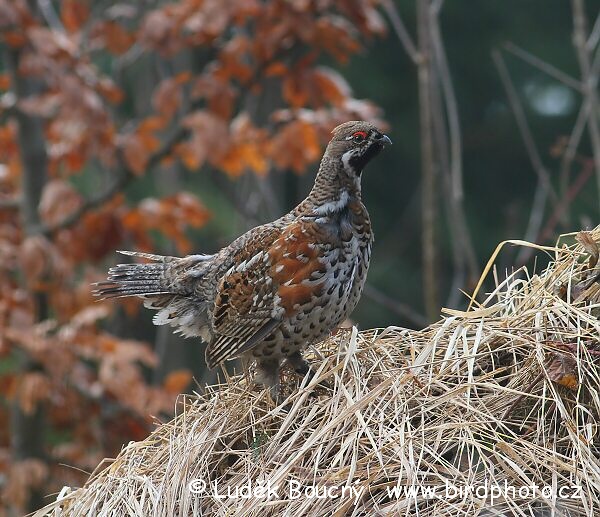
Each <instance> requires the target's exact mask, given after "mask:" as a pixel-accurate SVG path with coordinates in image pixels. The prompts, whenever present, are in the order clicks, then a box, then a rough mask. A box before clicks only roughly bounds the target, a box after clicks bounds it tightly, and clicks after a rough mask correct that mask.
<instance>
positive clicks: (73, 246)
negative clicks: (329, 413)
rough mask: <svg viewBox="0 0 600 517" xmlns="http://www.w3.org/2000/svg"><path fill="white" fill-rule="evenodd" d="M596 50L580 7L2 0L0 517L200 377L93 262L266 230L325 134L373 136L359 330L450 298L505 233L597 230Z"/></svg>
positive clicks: (433, 314) (206, 378)
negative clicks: (378, 143) (354, 126)
mask: <svg viewBox="0 0 600 517" xmlns="http://www.w3.org/2000/svg"><path fill="white" fill-rule="evenodd" d="M599 39H600V17H599V16H598V6H597V4H596V3H595V2H584V1H583V0H572V1H571V2H565V1H561V0H527V1H522V0H506V1H504V2H456V1H454V2H451V1H447V2H444V1H443V0H414V1H413V0H406V1H400V0H396V1H392V0H380V1H376V0H372V1H366V0H335V1H334V0H321V1H311V0H286V1H284V0H269V1H259V0H236V1H233V0H232V1H222V0H177V1H173V2H162V1H157V0H155V1H150V0H148V1H143V2H139V1H135V2H134V1H123V2H108V1H94V2H91V1H85V0H63V1H51V0H37V1H34V0H0V48H1V51H2V61H1V62H0V225H1V226H0V470H1V472H2V475H1V476H0V492H1V494H2V505H1V509H0V514H2V512H4V513H6V514H7V515H18V514H20V512H23V511H24V510H26V509H33V508H35V507H37V506H39V505H41V504H42V503H43V501H44V499H43V495H44V494H48V493H51V492H52V491H59V490H60V488H61V487H62V486H63V485H80V484H81V483H82V482H83V481H84V480H85V478H86V474H85V473H86V472H91V471H92V470H93V469H94V468H95V466H96V465H97V464H98V462H99V461H101V460H102V458H104V457H109V456H111V455H113V454H115V452H116V451H118V450H119V448H120V447H121V446H122V445H123V444H124V443H127V441H128V440H131V439H139V438H142V437H143V436H145V435H146V434H147V433H148V432H149V430H150V429H151V428H152V421H153V420H152V418H154V417H156V418H168V417H169V416H170V415H171V414H172V412H173V410H174V407H175V397H176V395H177V394H178V393H180V392H182V391H185V390H186V389H187V390H189V389H192V388H194V387H196V389H199V388H198V385H196V384H194V383H193V382H192V376H193V377H195V379H196V381H197V383H199V385H200V386H202V385H203V384H204V383H205V382H212V381H214V379H215V377H214V375H215V373H214V372H206V371H205V367H204V362H203V347H202V346H201V345H200V344H199V343H198V342H196V341H194V340H187V341H184V340H181V339H180V338H178V337H177V336H174V335H173V334H172V332H171V330H170V329H168V328H162V327H161V328H157V327H154V326H153V325H152V323H151V317H152V315H151V314H150V313H149V312H148V311H142V310H140V304H139V303H138V302H137V301H131V300H128V301H124V302H123V303H96V302H94V300H93V297H92V295H91V290H90V283H92V282H94V281H98V280H101V279H102V278H103V277H104V274H105V271H106V268H107V267H108V266H109V265H110V264H113V263H114V262H115V261H117V260H121V261H122V260H123V257H118V256H117V255H116V254H115V253H114V250H116V249H137V250H145V251H156V252H159V253H163V254H186V253H191V252H201V253H212V252H215V251H217V250H218V249H219V248H220V247H222V246H223V245H225V244H227V243H228V242H229V241H231V240H232V239H233V238H235V237H236V236H238V235H239V234H241V233H242V232H244V231H245V230H247V229H249V228H251V227H253V226H255V225H257V224H260V223H263V222H267V221H270V220H272V219H274V218H276V217H278V216H280V215H281V214H283V213H284V212H285V211H287V210H289V209H290V208H292V207H293V206H294V205H295V204H296V203H298V202H299V201H300V200H301V199H302V198H303V197H304V196H305V195H306V193H307V192H308V190H309V188H310V186H311V184H312V181H313V178H314V173H315V170H316V168H317V166H318V160H319V158H320V156H321V153H322V151H323V148H324V145H325V144H326V142H327V141H328V138H329V131H330V130H331V129H332V128H333V127H334V126H335V125H337V124H338V123H340V122H343V121H345V120H348V119H358V118H361V119H368V120H371V121H374V122H376V123H378V124H380V125H381V126H382V127H384V128H385V129H386V131H387V132H388V134H389V135H390V137H391V138H392V140H393V141H394V146H393V147H391V148H390V149H389V150H386V152H385V153H384V154H382V156H381V157H379V158H378V159H377V161H376V162H375V163H373V164H372V165H371V166H370V167H369V169H368V170H367V171H366V173H365V175H364V178H363V192H364V200H365V204H366V205H367V207H368V209H369V211H370V213H371V217H372V220H373V224H374V228H375V233H376V242H375V247H374V255H373V260H372V263H371V271H370V273H369V279H368V286H367V288H366V292H365V295H364V296H363V300H362V301H361V303H360V304H359V306H358V308H357V310H356V311H355V313H354V314H353V316H352V320H353V322H354V323H355V324H357V325H358V326H359V327H361V328H367V327H385V326H388V325H396V326H407V327H413V328H417V327H422V326H424V325H426V324H427V323H428V322H431V321H434V320H436V319H438V318H439V315H440V309H441V307H453V308H464V307H466V303H467V300H468V298H467V297H466V296H464V295H463V294H461V290H463V291H465V292H470V291H472V289H473V287H474V285H475V283H476V282H477V280H478V278H479V275H480V273H481V271H482V269H483V266H484V265H485V263H486V261H487V259H488V258H489V256H490V255H491V253H492V252H493V250H494V248H495V247H496V245H497V244H498V243H499V242H500V241H503V240H505V239H527V240H531V241H534V242H537V243H540V244H553V243H554V242H555V241H556V238H557V236H558V235H559V234H560V233H563V232H570V231H575V230H578V229H581V228H586V227H589V226H592V225H596V224H597V223H598V207H599V203H600V197H599V186H600V132H599V130H598V125H599V111H598V87H597V79H598V72H599V69H600V52H599V49H600V46H599V44H598V43H599ZM532 260H534V257H532V255H531V254H530V253H529V252H527V251H523V250H521V249H518V248H506V249H505V250H504V251H503V253H502V254H501V256H500V258H499V262H498V263H499V268H498V275H499V276H500V277H502V274H503V271H502V270H503V269H504V268H505V269H507V270H509V269H512V268H515V267H519V266H520V265H522V264H524V263H531V261H532ZM538 267H539V266H538ZM61 464H66V465H70V466H72V467H73V468H71V467H65V466H61Z"/></svg>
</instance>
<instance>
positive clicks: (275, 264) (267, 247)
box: [95, 121, 391, 395]
mask: <svg viewBox="0 0 600 517" xmlns="http://www.w3.org/2000/svg"><path fill="white" fill-rule="evenodd" d="M386 144H391V140H390V139H389V138H388V137H387V136H386V135H384V134H383V133H381V132H380V131H379V130H378V129H377V128H376V127H374V126H373V125H372V124H369V123H367V122H363V121H351V122H346V123H344V124H341V125H340V126H338V127H337V128H335V129H334V130H333V136H332V139H331V141H330V142H329V145H328V146H327V149H326V151H325V154H324V156H323V159H322V160H321V165H320V167H319V171H318V173H317V177H316V179H315V184H314V186H313V188H312V190H311V191H310V193H309V194H308V196H307V197H306V199H305V200H304V201H302V202H301V203H300V204H299V205H298V206H297V207H296V208H294V209H293V210H292V211H291V212H289V213H287V214H286V215H284V216H283V217H281V218H279V219H277V220H276V221H273V222H271V223H268V224H264V225H262V226H258V227H256V228H253V229H252V230H250V231H248V232H246V233H245V234H244V235H242V236H241V237H239V238H237V239H236V240H234V241H233V242H232V243H231V244H230V245H229V246H227V247H225V248H223V249H222V250H221V251H219V252H218V253H216V254H214V255H189V256H187V257H183V258H177V257H169V256H161V255H150V254H147V253H138V252H129V251H122V252H121V253H123V254H125V255H132V256H136V257H142V258H144V259H149V260H150V261H151V262H150V263H145V264H119V265H117V266H115V267H113V268H111V269H110V270H109V273H108V280H107V281H105V282H100V283H99V284H97V290H96V293H95V294H96V295H98V296H100V297H102V298H113V297H123V296H140V297H142V298H143V300H144V305H145V306H146V307H148V308H150V309H155V310H157V311H158V312H157V314H156V315H155V316H154V320H153V321H154V324H155V325H164V324H167V323H168V324H169V325H171V326H173V327H176V328H177V330H178V331H179V332H181V334H183V335H184V336H188V337H192V336H200V337H201V338H202V340H203V341H205V342H206V343H207V345H208V346H207V348H206V362H207V364H208V366H209V367H210V368H214V367H215V366H216V365H218V364H219V363H221V362H223V361H226V360H228V359H233V358H235V357H239V356H242V357H244V358H246V359H255V360H256V365H257V375H256V378H255V380H256V381H257V382H259V383H262V384H266V385H267V386H269V387H271V390H272V393H273V394H275V395H277V394H278V389H279V368H280V365H281V362H282V361H283V360H287V361H288V363H290V365H291V366H292V367H293V368H294V370H295V371H296V372H297V373H298V374H301V375H304V374H306V373H308V372H309V366H308V363H307V361H306V360H305V359H304V358H303V357H302V350H303V349H305V348H306V347H307V346H309V345H311V344H313V343H317V342H318V341H320V340H322V339H323V338H324V337H326V336H327V335H328V333H329V332H330V331H331V330H332V329H334V328H335V327H336V326H337V325H339V323H340V322H342V321H343V320H344V319H345V318H346V317H347V316H348V315H349V314H350V313H351V312H352V310H353V309H354V307H355V306H356V304H357V302H358V300H359V298H360V295H361V293H362V290H363V286H364V283H365V279H366V276H367V270H368V268H369V260H370V257H371V245H372V243H373V233H372V231H371V221H370V219H369V214H368V212H367V209H366V208H365V206H364V205H363V203H362V200H361V184H360V182H361V173H362V171H363V169H364V167H365V166H366V165H367V163H368V162H369V161H370V160H371V159H372V158H373V157H375V156H376V155H377V154H378V153H379V152H380V151H381V150H382V149H383V148H384V146H385V145H386Z"/></svg>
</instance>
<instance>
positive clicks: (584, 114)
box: [560, 99, 590, 196]
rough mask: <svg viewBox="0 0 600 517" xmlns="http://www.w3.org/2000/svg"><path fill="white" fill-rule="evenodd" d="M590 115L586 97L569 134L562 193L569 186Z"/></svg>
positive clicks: (564, 161)
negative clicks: (574, 162) (572, 168)
mask: <svg viewBox="0 0 600 517" xmlns="http://www.w3.org/2000/svg"><path fill="white" fill-rule="evenodd" d="M589 116H590V103H589V101H588V99H584V100H583V103H582V104H581V108H580V109H579V113H578V114H577V119H576V120H575V124H574V126H573V131H571V136H569V141H568V142H567V146H566V148H565V151H564V153H563V156H562V160H561V166H560V193H561V196H564V195H565V193H566V191H567V188H568V186H569V176H570V174H571V165H572V164H573V160H574V159H575V156H576V154H577V148H578V147H579V143H580V142H581V137H582V136H583V131H584V129H585V126H586V124H587V119H588V117H589Z"/></svg>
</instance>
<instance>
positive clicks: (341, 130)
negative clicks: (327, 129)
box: [326, 120, 392, 177]
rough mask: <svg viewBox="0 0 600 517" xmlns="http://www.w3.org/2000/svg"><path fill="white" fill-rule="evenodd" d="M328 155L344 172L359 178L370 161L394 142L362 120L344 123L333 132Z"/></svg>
mask: <svg viewBox="0 0 600 517" xmlns="http://www.w3.org/2000/svg"><path fill="white" fill-rule="evenodd" d="M332 133H333V137H332V139H331V141H330V142H329V145H328V146H327V151H326V154H327V155H329V158H330V159H333V160H339V164H340V165H341V166H342V168H343V170H344V172H345V173H346V174H348V176H350V177H359V176H360V174H361V172H362V171H363V169H364V167H365V166H366V165H367V163H369V161H370V160H371V159H372V158H374V157H375V156H377V155H378V154H379V152H380V151H381V150H382V149H383V148H384V147H385V146H386V145H390V144H391V143H392V141H391V140H390V138H389V137H388V136H387V135H385V134H383V133H382V132H381V131H379V129H377V128H376V127H375V126H374V125H373V124H370V123H369V122H365V121H362V120H352V121H350V122H344V123H343V124H340V125H339V126H338V127H336V128H335V129H334V130H333V131H332Z"/></svg>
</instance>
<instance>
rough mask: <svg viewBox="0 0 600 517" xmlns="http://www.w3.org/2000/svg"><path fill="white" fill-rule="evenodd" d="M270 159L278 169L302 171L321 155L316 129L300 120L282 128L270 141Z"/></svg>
mask: <svg viewBox="0 0 600 517" xmlns="http://www.w3.org/2000/svg"><path fill="white" fill-rule="evenodd" d="M270 149H271V158H272V160H273V161H274V162H275V164H276V165H277V167H279V168H280V169H292V170H293V171H294V172H296V173H301V172H303V171H304V169H305V168H306V166H307V165H308V164H309V163H312V162H314V161H316V160H317V159H318V158H319V157H320V155H321V145H320V143H319V135H318V133H317V129H316V128H315V127H314V126H313V125H312V124H309V123H307V122H304V121H302V120H294V121H292V122H290V123H288V124H286V125H285V126H283V127H282V128H281V129H280V130H279V131H278V132H277V133H276V135H275V136H274V138H273V140H272V141H271V147H270Z"/></svg>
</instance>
